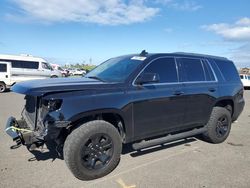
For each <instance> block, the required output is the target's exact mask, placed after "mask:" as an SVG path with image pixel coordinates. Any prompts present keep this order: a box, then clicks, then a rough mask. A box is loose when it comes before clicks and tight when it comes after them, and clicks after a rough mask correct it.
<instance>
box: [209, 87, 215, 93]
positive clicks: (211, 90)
mask: <svg viewBox="0 0 250 188" xmlns="http://www.w3.org/2000/svg"><path fill="white" fill-rule="evenodd" d="M208 91H210V92H215V91H216V89H215V88H209V89H208Z"/></svg>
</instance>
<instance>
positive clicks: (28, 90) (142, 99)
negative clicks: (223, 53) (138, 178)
mask: <svg viewBox="0 0 250 188" xmlns="http://www.w3.org/2000/svg"><path fill="white" fill-rule="evenodd" d="M12 91H14V92H16V93H21V94H24V95H26V96H25V99H26V105H25V107H24V110H23V112H22V119H21V120H16V119H15V118H13V117H10V118H9V120H8V122H7V127H6V132H7V133H8V134H9V135H10V136H11V137H12V138H13V139H14V140H16V142H17V143H22V144H24V145H26V146H28V148H29V149H30V150H31V149H34V148H35V147H39V146H41V145H43V144H44V143H46V142H47V141H49V140H54V141H56V143H58V144H59V145H62V146H63V156H64V159H65V162H66V164H67V166H68V167H69V169H70V170H71V172H72V173H73V174H74V175H75V176H76V177H77V178H79V179H81V180H91V179H95V178H99V177H102V176H104V175H106V174H108V173H110V172H111V171H112V170H113V169H114V168H115V167H116V166H117V164H118V163H119V160H120V154H121V152H122V146H123V144H125V143H131V145H132V147H133V149H134V150H140V149H143V148H146V147H151V146H154V145H158V144H163V143H166V142H170V141H174V140H178V139H183V138H186V137H191V136H194V135H202V136H203V138H204V139H206V140H207V141H209V142H211V143H221V142H223V141H224V140H225V139H226V138H227V137H228V135H229V132H230V128H231V123H232V122H233V121H235V120H236V119H237V118H238V117H239V115H240V113H241V112H242V110H243V107H244V99H243V86H242V83H241V81H240V78H239V75H238V72H237V70H236V68H235V66H234V64H233V62H232V61H230V60H228V59H226V58H223V57H215V56H208V55H200V54H189V53H162V54H148V53H147V52H145V51H143V52H142V53H141V54H134V55H126V56H120V57H116V58H112V59H109V60H107V61H106V62H104V63H102V64H101V65H99V66H98V67H97V68H95V69H94V70H92V71H91V72H89V73H88V74H86V75H85V76H84V77H82V78H58V79H46V80H39V81H27V82H23V83H18V84H16V85H14V86H13V87H12Z"/></svg>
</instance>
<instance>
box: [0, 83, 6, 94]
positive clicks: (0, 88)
mask: <svg viewBox="0 0 250 188" xmlns="http://www.w3.org/2000/svg"><path fill="white" fill-rule="evenodd" d="M5 91H6V85H5V83H3V82H0V93H3V92H5Z"/></svg>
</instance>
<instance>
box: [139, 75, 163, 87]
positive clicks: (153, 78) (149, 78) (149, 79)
mask: <svg viewBox="0 0 250 188" xmlns="http://www.w3.org/2000/svg"><path fill="white" fill-rule="evenodd" d="M159 81H160V76H159V74H157V73H143V74H142V75H141V76H139V77H138V78H137V80H136V82H135V83H136V84H137V85H143V84H148V83H157V82H159Z"/></svg>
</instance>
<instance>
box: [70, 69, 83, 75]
mask: <svg viewBox="0 0 250 188" xmlns="http://www.w3.org/2000/svg"><path fill="white" fill-rule="evenodd" d="M84 74H86V71H85V70H83V69H75V70H74V71H73V75H84Z"/></svg>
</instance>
